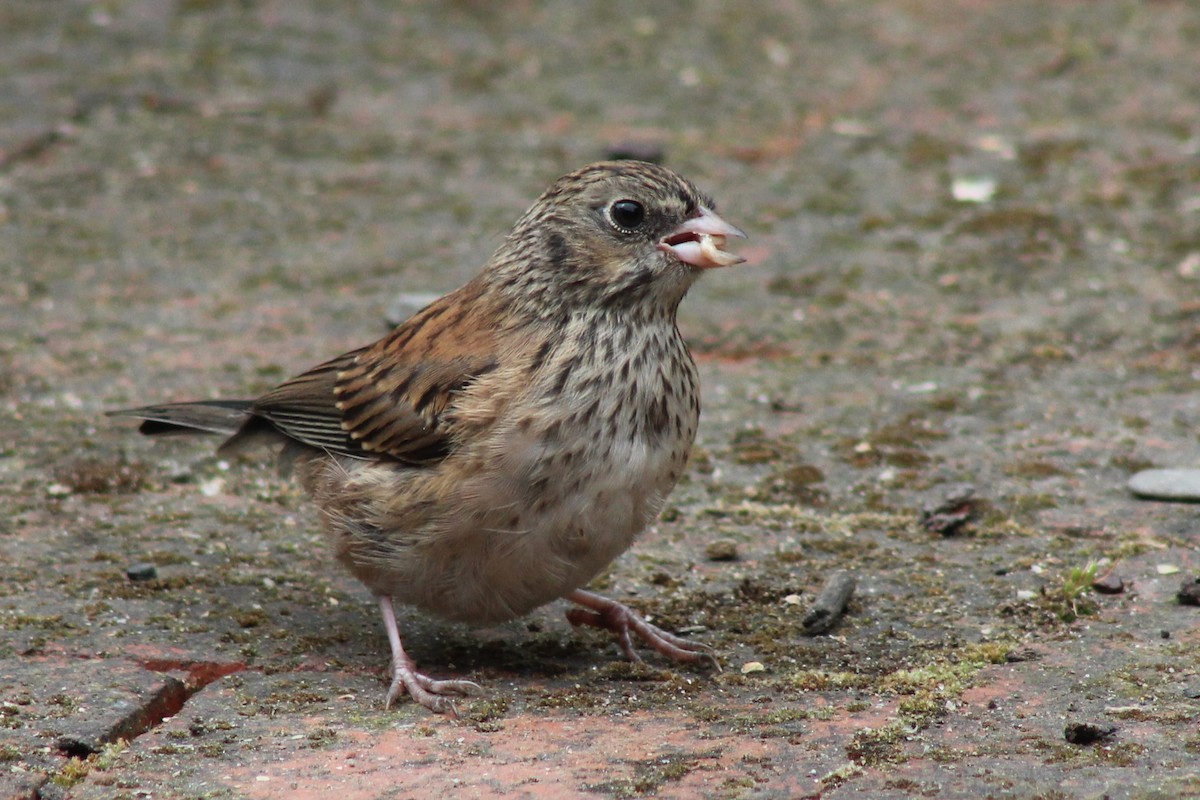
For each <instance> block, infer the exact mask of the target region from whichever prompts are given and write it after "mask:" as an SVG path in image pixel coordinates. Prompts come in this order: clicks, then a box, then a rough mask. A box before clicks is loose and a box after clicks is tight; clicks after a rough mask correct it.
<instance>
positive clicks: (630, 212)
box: [608, 200, 646, 233]
mask: <svg viewBox="0 0 1200 800" xmlns="http://www.w3.org/2000/svg"><path fill="white" fill-rule="evenodd" d="M608 217H609V219H611V220H612V223H613V225H615V226H617V228H619V229H620V230H621V231H623V232H624V233H632V232H633V231H635V230H637V228H638V226H640V225H641V224H642V223H643V222H645V220H646V208H645V206H643V205H642V204H641V203H639V202H638V201H636V200H618V201H617V202H615V203H613V204H612V205H611V206H609V208H608Z"/></svg>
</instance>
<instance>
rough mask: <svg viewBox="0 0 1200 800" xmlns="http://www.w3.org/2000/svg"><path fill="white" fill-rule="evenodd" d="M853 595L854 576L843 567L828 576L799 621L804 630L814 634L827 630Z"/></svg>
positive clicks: (842, 611) (844, 609) (834, 622)
mask: <svg viewBox="0 0 1200 800" xmlns="http://www.w3.org/2000/svg"><path fill="white" fill-rule="evenodd" d="M853 596H854V576H853V575H851V574H850V573H849V572H847V571H846V570H844V569H839V570H838V571H837V572H835V573H833V574H832V575H830V576H829V580H827V581H825V586H824V587H822V589H821V593H820V594H818V595H817V599H816V600H815V601H813V604H812V607H811V608H809V609H808V613H806V614H805V615H804V619H802V620H801V621H800V625H801V626H802V627H803V628H804V632H805V633H806V634H808V635H809V636H816V635H818V634H821V633H825V631H827V630H829V629H830V628H832V627H833V626H834V624H836V623H837V621H838V619H839V618H840V617H841V616H842V614H843V613H844V612H845V611H846V604H847V603H849V602H850V598H851V597H853Z"/></svg>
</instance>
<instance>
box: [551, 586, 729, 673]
mask: <svg viewBox="0 0 1200 800" xmlns="http://www.w3.org/2000/svg"><path fill="white" fill-rule="evenodd" d="M566 598H567V599H568V600H570V601H571V602H573V603H578V604H579V605H581V606H583V608H572V609H570V610H568V611H567V621H568V622H570V623H571V624H572V625H591V626H592V627H594V628H603V629H605V630H609V631H612V632H613V633H615V634H616V635H617V642H618V643H619V644H620V645H621V650H622V651H623V652H624V653H625V657H626V658H628V659H629V660H630V661H635V662H638V663H640V662H641V660H642V658H641V656H639V655H638V654H637V651H636V650H634V649H633V634H637V636H638V638H639V639H641V640H642V641H643V642H644V643H645V644H646V645H648V646H649V647H651V648H653V649H654V650H655V651H657V652H659V653H662V654H663V655H664V656H667V657H668V658H673V659H675V660H676V661H686V662H697V661H703V662H706V663H708V664H711V665H712V666H713V667H715V668H716V669H718V670H720V669H721V665H720V663H719V662H718V661H717V657H716V656H715V655H713V652H712V648H710V647H708V646H707V645H704V644H701V643H699V642H693V641H689V640H687V639H684V638H683V637H681V636H676V635H675V634H673V633H668V632H667V631H664V630H663V629H662V628H659V627H657V626H655V625H651V624H650V623H649V622H646V620H644V619H642V618H641V616H640V615H638V613H637V612H636V611H634V610H633V609H632V608H630V607H629V606H627V605H623V604H621V603H618V602H617V601H616V600H609V599H608V598H607V597H602V596H600V595H598V594H595V593H593V592H587V591H584V590H583V589H576V590H575V591H573V592H571V593H570V594H568V595H567V596H566Z"/></svg>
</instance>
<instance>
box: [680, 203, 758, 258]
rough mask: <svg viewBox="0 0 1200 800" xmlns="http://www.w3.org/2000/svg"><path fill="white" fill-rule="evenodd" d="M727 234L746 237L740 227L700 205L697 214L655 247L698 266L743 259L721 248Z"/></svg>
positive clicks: (728, 235) (741, 237)
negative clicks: (698, 213) (698, 214)
mask: <svg viewBox="0 0 1200 800" xmlns="http://www.w3.org/2000/svg"><path fill="white" fill-rule="evenodd" d="M730 236H736V237H738V238H739V239H745V238H746V234H744V233H742V231H741V229H740V228H737V227H734V226H733V225H730V224H729V223H728V222H726V221H725V220H723V219H721V218H720V217H718V216H717V213H716V212H715V211H713V210H712V209H709V208H705V207H704V206H700V216H698V217H692V218H691V219H689V220H688V221H687V222H685V223H683V224H682V225H680V226H679V227H678V228H676V229H675V230H673V231H671V232H670V233H669V234H667V235H666V236H664V237H663V238H662V240H661V241H660V242H659V243H658V249H659V250H663V251H665V252H667V253H670V254H671V255H673V256H675V257H676V258H678V259H679V260H680V261H682V262H683V263H685V264H691V265H692V266H693V267H698V268H699V269H712V268H714V267H730V266H733V265H734V264H740V263H742V262H743V261H745V260H746V259H744V258H742V257H741V256H739V255H735V254H734V253H728V252H726V251H725V250H722V249H721V248H723V247H724V246H725V240H726V239H728V238H729V237H730Z"/></svg>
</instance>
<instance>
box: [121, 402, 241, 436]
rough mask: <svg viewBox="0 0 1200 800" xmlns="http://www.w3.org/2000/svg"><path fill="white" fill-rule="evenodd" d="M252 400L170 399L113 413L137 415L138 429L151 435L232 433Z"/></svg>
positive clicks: (215, 434)
mask: <svg viewBox="0 0 1200 800" xmlns="http://www.w3.org/2000/svg"><path fill="white" fill-rule="evenodd" d="M251 404H252V401H250V400H204V401H200V402H196V403H166V404H164V405H161V406H145V407H144V408H126V409H122V410H120V411H109V412H108V415H109V416H110V417H137V418H138V419H140V420H142V425H141V427H139V428H138V430H139V431H140V432H142V433H144V434H146V435H147V436H177V435H181V434H196V433H203V434H212V435H214V436H231V435H233V434H234V433H237V432H238V430H239V429H240V428H241V427H242V423H244V422H245V421H246V419H247V418H248V417H249V411H250V406H251Z"/></svg>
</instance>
